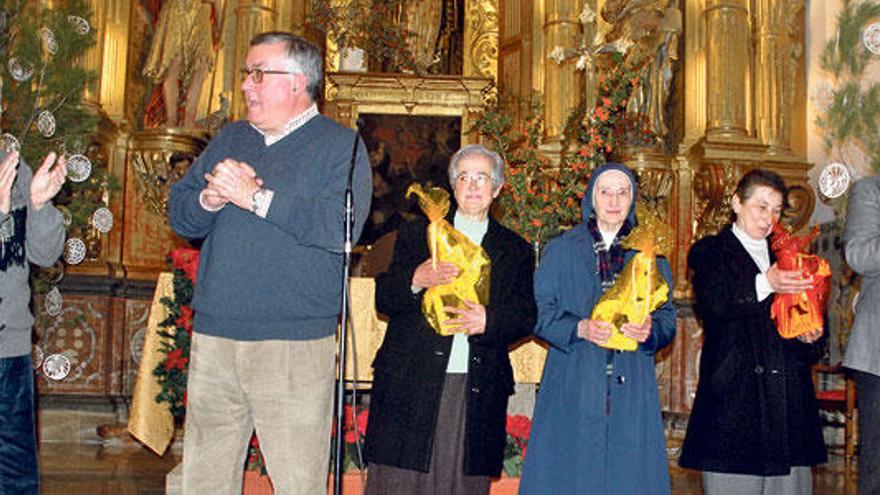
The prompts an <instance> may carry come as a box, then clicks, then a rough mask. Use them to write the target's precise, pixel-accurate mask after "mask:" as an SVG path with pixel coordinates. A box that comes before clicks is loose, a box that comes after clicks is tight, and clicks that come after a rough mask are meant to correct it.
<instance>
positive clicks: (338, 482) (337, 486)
mask: <svg viewBox="0 0 880 495" xmlns="http://www.w3.org/2000/svg"><path fill="white" fill-rule="evenodd" d="M359 138H360V135H358V134H355V137H354V145H353V148H352V150H351V167H349V169H348V185H347V187H346V188H345V215H344V216H345V220H344V222H345V239H344V244H343V249H342V315H341V317H340V323H339V325H340V328H339V365H338V368H337V370H336V442H335V444H334V446H333V449H334V452H336V459H335V462H334V463H333V493H334V495H342V462H343V448H344V446H345V441H344V439H343V428H344V425H343V422H344V421H345V357H346V352H347V351H348V349H347V348H346V347H347V342H348V320H349V314H348V312H349V311H348V309H349V286H350V281H349V274H350V273H351V247H352V246H351V245H352V242H353V241H352V227H353V225H354V205H353V203H354V200H353V193H352V190H351V189H352V182H353V181H354V166H355V163H356V162H357V148H358V140H359Z"/></svg>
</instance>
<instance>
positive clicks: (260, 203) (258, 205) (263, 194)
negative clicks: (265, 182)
mask: <svg viewBox="0 0 880 495" xmlns="http://www.w3.org/2000/svg"><path fill="white" fill-rule="evenodd" d="M268 193H269V191H267V190H266V189H264V188H262V187H261V188H259V189H257V190H256V191H254V195H253V196H251V212H252V213H254V214H256V213H257V212H258V211H262V210H263V209H265V206H266V201H267V200H268V199H269V195H268Z"/></svg>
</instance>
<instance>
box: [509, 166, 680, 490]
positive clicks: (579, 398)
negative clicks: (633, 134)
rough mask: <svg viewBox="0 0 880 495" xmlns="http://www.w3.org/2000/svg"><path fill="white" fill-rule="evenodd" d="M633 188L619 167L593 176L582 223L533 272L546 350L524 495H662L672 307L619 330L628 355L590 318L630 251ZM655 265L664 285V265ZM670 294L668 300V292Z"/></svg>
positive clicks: (606, 326) (668, 304)
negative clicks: (665, 360)
mask: <svg viewBox="0 0 880 495" xmlns="http://www.w3.org/2000/svg"><path fill="white" fill-rule="evenodd" d="M636 197H637V194H636V180H635V177H634V176H633V173H632V171H630V169H628V168H627V167H626V166H624V165H622V164H619V163H608V164H606V165H603V166H602V167H599V168H597V169H596V170H594V171H593V172H592V174H591V179H590V182H589V184H588V185H587V189H586V192H585V193H584V197H583V200H582V202H581V209H582V216H583V222H581V224H580V225H578V226H576V227H574V228H573V229H571V230H569V231H568V232H566V233H565V234H563V235H561V236H559V237H557V238H555V239H553V240H552V241H550V243H548V244H547V247H546V248H545V249H544V253H543V256H542V259H541V266H540V267H539V268H538V272H537V273H536V274H535V300H536V302H537V305H538V324H537V326H536V327H535V334H536V335H537V336H539V337H541V338H542V339H544V340H545V341H547V343H548V344H550V350H549V352H548V354H547V364H546V365H545V366H544V375H543V377H542V378H541V388H540V391H539V392H538V401H537V404H536V407H535V420H534V423H533V426H532V435H531V439H530V441H529V452H528V455H527V456H526V462H525V467H524V469H523V478H522V483H521V485H520V493H521V494H545V493H554V494H555V493H560V494H562V493H565V494H594V493H595V494H610V493H614V494H627V495H636V494H638V495H643V494H668V493H669V492H670V485H669V474H668V465H667V461H666V444H665V438H664V435H663V422H662V419H661V417H660V400H659V397H658V392H657V379H656V376H655V374H654V355H655V353H656V352H657V351H659V350H660V349H662V348H663V347H665V346H666V345H667V344H669V343H670V342H672V339H673V337H674V336H675V308H674V307H673V306H672V304H671V302H670V301H667V302H666V303H664V304H663V305H662V306H660V307H659V308H657V309H656V310H655V311H654V312H653V313H651V314H650V315H649V316H648V317H647V318H646V319H645V320H644V321H641V322H639V321H633V322H626V323H622V324H621V325H620V331H621V332H623V334H624V335H625V336H627V337H629V338H631V339H633V340H635V341H636V342H638V347H637V348H636V350H635V351H632V352H629V351H617V350H611V349H607V348H605V347H604V345H605V344H606V343H607V341H608V339H609V338H610V337H611V332H612V328H611V325H610V324H609V323H607V322H603V321H599V320H593V319H591V314H592V311H593V308H594V307H595V306H596V304H597V302H598V301H599V299H600V298H601V297H602V295H603V294H604V293H605V292H606V291H607V290H608V289H610V288H611V287H613V286H614V282H615V280H616V279H617V277H618V275H619V274H620V273H621V271H622V270H623V269H624V264H625V263H626V261H627V260H629V259H631V258H632V257H633V256H634V255H635V252H634V251H627V250H624V249H623V247H622V246H621V244H620V241H621V239H623V238H625V237H626V236H627V235H628V234H629V232H630V230H631V229H632V228H633V227H635V226H636V215H635V198H636ZM657 267H658V269H659V271H660V273H661V274H662V275H663V278H664V279H665V280H666V283H667V284H668V285H670V286H671V285H672V273H671V271H670V268H669V262H668V261H667V260H666V259H665V258H658V259H657ZM671 292H672V291H671V289H670V293H671Z"/></svg>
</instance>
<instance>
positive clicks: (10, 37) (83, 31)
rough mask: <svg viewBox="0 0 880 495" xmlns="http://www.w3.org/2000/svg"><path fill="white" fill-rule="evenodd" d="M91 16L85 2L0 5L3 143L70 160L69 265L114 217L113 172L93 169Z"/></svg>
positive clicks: (37, 158) (16, 0)
mask: <svg viewBox="0 0 880 495" xmlns="http://www.w3.org/2000/svg"><path fill="white" fill-rule="evenodd" d="M90 17H91V12H90V10H89V7H88V5H87V3H86V2H85V1H84V0H65V1H62V2H58V3H55V4H53V5H52V6H51V7H46V6H44V5H42V4H40V3H38V2H30V1H25V0H12V1H7V2H4V3H3V6H2V7H0V70H2V71H3V73H4V74H3V77H2V78H0V111H2V113H0V128H2V138H0V147H2V149H5V150H7V151H11V150H16V149H17V150H20V153H21V156H22V157H23V158H24V160H25V162H26V163H27V164H28V165H30V166H32V167H34V166H37V165H39V164H40V163H41V161H42V157H43V156H44V155H46V154H47V153H48V152H49V151H56V152H58V153H60V154H63V155H64V156H65V157H66V158H67V167H68V174H67V178H68V180H67V182H66V183H65V186H64V189H63V190H62V192H61V193H60V194H59V196H58V197H56V198H55V201H54V203H55V205H56V206H57V207H58V208H59V210H60V211H61V212H62V214H63V215H64V221H65V224H66V226H67V230H68V241H67V245H66V246H65V254H64V257H65V260H66V261H67V262H68V263H70V264H76V263H79V262H81V261H83V259H86V258H87V257H89V256H90V254H92V255H94V254H95V253H90V251H93V250H94V249H90V247H93V245H94V240H95V239H98V238H99V237H100V235H101V234H102V233H106V232H107V231H108V230H109V229H110V227H111V226H112V223H113V216H112V214H111V213H110V210H109V209H107V208H106V206H107V202H108V199H109V191H110V190H111V189H112V187H113V183H112V180H111V177H110V175H109V174H107V173H106V172H103V171H102V170H98V168H99V167H100V165H101V164H94V168H95V169H94V170H93V160H95V157H96V155H97V153H96V146H94V144H93V141H92V138H91V135H92V134H93V133H94V131H95V129H96V126H97V122H98V116H97V115H98V112H97V111H96V110H94V109H90V108H89V107H88V106H87V105H84V104H83V102H82V99H83V95H84V93H85V91H86V88H88V87H93V84H94V82H95V80H96V74H95V73H94V72H93V71H88V70H86V69H84V68H83V67H82V61H83V59H84V56H85V54H86V52H87V50H88V49H89V48H90V47H91V46H92V45H94V43H95V30H94V29H93V28H92V26H91V24H90V22H89V19H90ZM90 243H91V245H90ZM38 289H44V287H38Z"/></svg>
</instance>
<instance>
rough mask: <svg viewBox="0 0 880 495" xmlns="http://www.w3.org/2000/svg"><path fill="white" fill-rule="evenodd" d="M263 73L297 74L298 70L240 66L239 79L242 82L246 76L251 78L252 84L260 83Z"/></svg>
mask: <svg viewBox="0 0 880 495" xmlns="http://www.w3.org/2000/svg"><path fill="white" fill-rule="evenodd" d="M265 74H299V73H298V72H291V71H286V70H269V69H260V68H258V67H242V68H241V80H242V82H244V81H245V80H246V79H247V78H248V77H250V78H251V79H253V81H254V84H260V83H262V82H263V75H265Z"/></svg>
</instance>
